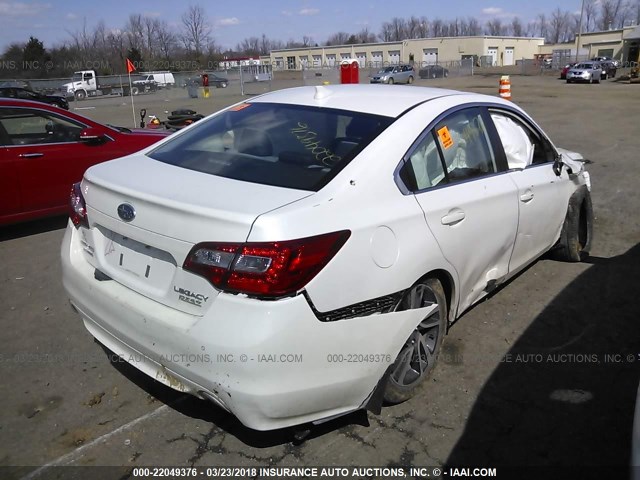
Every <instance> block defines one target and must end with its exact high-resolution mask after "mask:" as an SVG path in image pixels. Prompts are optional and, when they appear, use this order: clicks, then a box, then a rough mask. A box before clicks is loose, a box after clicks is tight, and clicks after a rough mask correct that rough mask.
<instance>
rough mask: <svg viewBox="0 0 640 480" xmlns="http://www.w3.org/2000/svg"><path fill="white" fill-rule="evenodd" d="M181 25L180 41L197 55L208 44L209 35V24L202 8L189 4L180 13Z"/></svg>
mask: <svg viewBox="0 0 640 480" xmlns="http://www.w3.org/2000/svg"><path fill="white" fill-rule="evenodd" d="M182 26H183V32H182V41H183V43H184V45H185V47H186V48H187V49H188V50H190V51H193V52H194V53H195V55H196V56H197V57H199V56H200V55H201V54H202V51H203V49H204V48H205V47H206V46H207V45H208V44H209V40H210V36H211V25H210V24H209V21H208V19H207V15H206V14H205V12H204V8H202V7H201V6H200V5H190V6H189V8H188V9H187V11H186V12H185V13H184V14H182Z"/></svg>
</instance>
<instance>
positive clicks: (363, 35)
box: [356, 27, 376, 43]
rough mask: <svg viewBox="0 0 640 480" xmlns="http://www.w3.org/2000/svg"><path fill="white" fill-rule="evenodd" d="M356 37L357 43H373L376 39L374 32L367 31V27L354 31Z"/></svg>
mask: <svg viewBox="0 0 640 480" xmlns="http://www.w3.org/2000/svg"><path fill="white" fill-rule="evenodd" d="M356 39H357V41H358V43H374V42H375V41H376V34H375V33H373V32H371V31H369V29H368V28H367V27H364V28H363V29H362V30H360V31H359V32H358V33H356Z"/></svg>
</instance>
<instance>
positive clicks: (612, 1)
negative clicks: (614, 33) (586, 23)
mask: <svg viewBox="0 0 640 480" xmlns="http://www.w3.org/2000/svg"><path fill="white" fill-rule="evenodd" d="M623 7H624V3H623V0H601V1H600V22H599V27H600V30H611V29H612V28H617V27H620V26H621V13H622V11H623V10H624V8H623Z"/></svg>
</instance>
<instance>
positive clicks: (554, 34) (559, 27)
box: [549, 7, 570, 43]
mask: <svg viewBox="0 0 640 480" xmlns="http://www.w3.org/2000/svg"><path fill="white" fill-rule="evenodd" d="M569 19H570V16H569V13H567V12H563V11H562V10H560V7H558V8H556V9H555V10H554V11H553V12H552V13H551V20H550V22H549V29H550V30H549V35H550V41H551V43H560V42H564V41H566V40H567V37H568V31H569V25H570V23H569Z"/></svg>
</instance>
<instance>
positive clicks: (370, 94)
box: [247, 84, 495, 118]
mask: <svg viewBox="0 0 640 480" xmlns="http://www.w3.org/2000/svg"><path fill="white" fill-rule="evenodd" d="M463 94H466V95H468V93H467V92H460V91H457V90H447V89H444V88H432V87H415V86H403V85H361V84H355V85H354V84H351V85H322V86H315V87H312V86H309V87H297V88H289V89H285V90H277V91H274V92H270V93H266V94H264V95H261V96H259V97H256V98H254V99H252V100H250V101H248V102H247V103H254V102H255V103H283V104H290V105H306V106H310V107H324V108H335V109H337V110H350V111H354V112H361V113H370V114H374V115H383V116H387V117H394V118H395V117H398V116H399V115H401V114H402V113H403V112H405V111H406V110H408V109H410V108H412V107H414V106H416V105H418V104H420V103H423V102H426V101H429V100H433V99H435V98H440V97H447V96H451V95H463ZM474 97H477V98H474V100H477V101H487V100H488V99H490V100H491V101H495V97H489V96H488V95H480V94H475V95H474Z"/></svg>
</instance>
